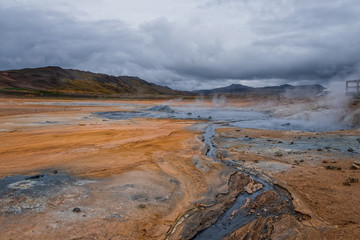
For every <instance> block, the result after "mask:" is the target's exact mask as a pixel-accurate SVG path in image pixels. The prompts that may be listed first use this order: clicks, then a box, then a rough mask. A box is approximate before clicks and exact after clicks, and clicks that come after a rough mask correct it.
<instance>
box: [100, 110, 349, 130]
mask: <svg viewBox="0 0 360 240" xmlns="http://www.w3.org/2000/svg"><path fill="white" fill-rule="evenodd" d="M95 115H96V116H99V117H102V118H107V119H112V120H119V119H131V118H170V119H191V120H207V121H212V122H224V123H227V124H229V125H230V126H233V127H239V128H255V129H268V130H281V131H309V132H328V131H336V130H340V129H351V128H352V126H348V125H344V124H340V123H339V124H324V123H322V122H314V121H310V120H309V121H307V120H297V119H292V118H276V117H273V116H272V114H271V113H270V112H260V111H255V110H252V109H247V108H234V107H224V108H218V107H204V106H202V107H191V106H190V107H189V106H183V107H171V108H170V107H169V106H167V105H160V106H155V107H151V108H136V109H135V110H131V111H111V112H98V113H95Z"/></svg>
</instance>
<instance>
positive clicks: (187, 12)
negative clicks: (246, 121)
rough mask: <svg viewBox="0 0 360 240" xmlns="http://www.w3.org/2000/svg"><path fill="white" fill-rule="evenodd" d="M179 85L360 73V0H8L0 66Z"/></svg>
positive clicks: (0, 13)
mask: <svg viewBox="0 0 360 240" xmlns="http://www.w3.org/2000/svg"><path fill="white" fill-rule="evenodd" d="M49 65H52V66H54V65H56V66H60V67H63V68H74V69H81V70H88V71H93V72H101V73H107V74H111V75H116V76H117V75H134V76H139V77H141V78H143V79H145V80H147V81H150V82H154V83H157V84H161V85H167V86H170V87H172V88H175V89H186V90H195V89H204V88H212V87H220V86H226V85H229V84H231V83H243V84H247V85H250V86H264V85H274V84H280V83H292V84H308V83H311V82H320V83H323V84H325V85H326V83H328V82H329V81H331V80H346V79H360V1H359V0H330V1H329V0H302V1H299V0H271V1H270V0H181V1H175V0H152V1H149V0H131V1H129V0H76V1H75V0H51V1H50V0H1V1H0V70H7V69H18V68H26V67H41V66H49Z"/></svg>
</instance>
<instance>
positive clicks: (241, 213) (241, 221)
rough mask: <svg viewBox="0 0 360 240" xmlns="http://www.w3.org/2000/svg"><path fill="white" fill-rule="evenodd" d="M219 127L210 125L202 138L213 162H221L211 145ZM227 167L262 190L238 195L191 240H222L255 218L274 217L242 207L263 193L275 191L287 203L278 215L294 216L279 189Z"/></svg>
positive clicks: (286, 198) (239, 169)
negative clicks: (243, 175) (285, 207)
mask: <svg viewBox="0 0 360 240" xmlns="http://www.w3.org/2000/svg"><path fill="white" fill-rule="evenodd" d="M218 127H221V124H219V123H210V125H209V126H208V127H207V128H206V130H205V132H204V134H203V136H204V142H205V144H206V145H207V147H208V151H207V154H206V155H207V156H208V157H210V158H211V159H212V160H213V161H215V162H221V161H219V160H218V159H217V157H216V150H217V147H216V146H215V145H214V144H213V141H212V140H213V138H214V137H215V135H216V132H215V131H216V129H217V128H218ZM227 165H228V166H230V167H232V168H233V169H234V171H241V172H243V173H245V174H246V175H248V176H249V177H251V178H252V179H253V180H254V181H255V182H256V183H257V184H258V183H260V184H261V185H262V188H261V189H259V190H255V191H254V192H253V193H248V192H246V191H245V192H243V193H240V194H239V195H238V196H237V197H236V200H235V202H234V203H233V204H232V205H231V206H230V207H229V208H228V209H227V210H226V211H225V212H224V213H223V214H222V215H221V216H220V217H219V218H218V219H217V220H216V222H215V223H213V224H212V225H211V226H210V227H208V228H206V229H204V230H202V231H201V232H199V233H197V234H196V235H195V237H194V238H193V239H197V240H202V239H204V240H205V239H222V238H224V237H226V236H228V235H230V234H231V233H233V232H234V231H235V230H237V229H238V228H240V227H242V226H244V225H246V224H248V223H250V222H251V221H253V220H255V219H256V217H259V216H263V217H269V216H272V215H274V214H273V213H266V212H260V213H259V212H258V213H254V212H250V211H251V210H250V209H249V208H248V207H244V206H246V205H249V203H252V202H254V200H255V199H256V197H259V196H260V195H261V194H263V193H264V192H265V191H269V190H272V191H275V192H276V193H277V194H278V195H279V196H280V198H281V200H283V201H285V202H287V203H288V204H287V209H286V211H283V212H281V213H280V214H284V213H287V214H294V209H293V207H292V205H291V201H290V199H289V198H288V197H287V196H286V195H285V194H284V193H283V192H282V191H280V190H279V189H277V188H275V187H274V186H273V185H272V184H270V183H268V182H267V181H265V180H263V179H261V177H256V176H254V175H252V174H250V173H247V172H245V171H244V170H242V169H241V166H240V165H238V164H236V163H234V162H232V163H231V165H230V164H227Z"/></svg>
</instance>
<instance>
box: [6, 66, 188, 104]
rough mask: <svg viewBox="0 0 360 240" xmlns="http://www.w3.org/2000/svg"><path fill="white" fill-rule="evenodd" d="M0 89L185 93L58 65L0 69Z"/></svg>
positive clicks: (63, 92)
mask: <svg viewBox="0 0 360 240" xmlns="http://www.w3.org/2000/svg"><path fill="white" fill-rule="evenodd" d="M0 89H2V92H8V93H11V92H13V93H14V92H15V93H16V92H18V93H21V92H22V93H26V92H28V93H30V94H36V93H43V94H48V95H51V94H54V95H79V96H92V95H104V96H139V97H140V96H145V95H146V96H151V95H186V94H188V93H187V92H185V91H178V90H173V89H171V88H169V87H166V86H160V85H157V84H155V83H150V82H147V81H145V80H143V79H141V78H139V77H133V76H117V77H116V76H112V75H107V74H102V73H92V72H89V71H81V70H75V69H63V68H61V67H58V66H47V67H41V68H24V69H19V70H6V71H0Z"/></svg>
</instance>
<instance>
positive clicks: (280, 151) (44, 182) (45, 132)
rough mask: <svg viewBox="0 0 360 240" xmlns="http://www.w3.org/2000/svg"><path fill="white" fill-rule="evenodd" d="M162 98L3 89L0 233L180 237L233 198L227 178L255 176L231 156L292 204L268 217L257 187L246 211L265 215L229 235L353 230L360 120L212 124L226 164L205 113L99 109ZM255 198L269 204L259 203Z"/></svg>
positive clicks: (358, 229) (357, 217) (359, 214)
mask: <svg viewBox="0 0 360 240" xmlns="http://www.w3.org/2000/svg"><path fill="white" fill-rule="evenodd" d="M78 102H81V104H74V103H78ZM96 103H101V104H96ZM163 103H164V102H163V101H145V100H139V101H109V100H106V101H100V100H96V101H94V100H91V101H90V100H83V101H79V100H53V99H51V100H44V99H15V98H3V99H0V139H1V144H0V193H1V197H0V238H1V239H166V238H168V239H184V238H185V237H184V236H190V235H191V234H190V235H189V234H188V235H186V233H185V232H186V231H187V229H190V228H188V227H186V226H185V225H186V221H187V219H190V217H189V218H186V216H188V215H189V213H191V212H194V211H203V212H204V213H206V211H207V209H210V207H214V206H215V207H216V206H217V205H216V204H218V203H221V202H223V203H226V204H227V201H228V200H224V199H225V197H224V199H222V198H219V196H226V194H229V193H230V194H229V195H228V196H233V195H231V191H232V186H233V185H231V184H232V182H233V180H229V179H238V178H240V179H243V180H241V181H243V182H244V186H245V185H246V186H247V187H249V186H254V182H251V181H252V180H250V182H251V184H252V185H249V184H250V183H249V181H248V180H247V179H245V178H243V177H242V176H240V175H239V176H235V175H234V168H230V167H228V166H227V165H226V164H224V163H226V162H233V163H236V164H237V167H238V169H240V170H242V171H244V170H245V171H247V172H249V173H253V174H255V175H257V176H260V177H261V178H262V179H265V180H266V181H268V182H270V183H272V184H273V185H276V186H277V187H278V188H279V189H281V191H283V192H284V193H286V194H287V195H288V196H289V199H290V200H291V202H292V205H293V207H294V211H293V212H292V213H286V214H283V215H276V214H275V215H271V216H270V215H266V214H264V215H261V214H263V212H261V211H264V209H265V208H267V207H265V206H268V205H266V204H269V202H271V201H272V200H271V199H272V198H273V197H274V196H273V195H272V194H273V193H266V194H267V195H266V194H265V195H261V196H264V198H263V199H265V200H263V201H264V203H262V204H264V205H261V204H260V205H259V203H257V205H256V204H255V201H254V202H250V200H249V201H247V203H246V206H245V205H244V206H243V207H242V208H241V209H244V208H246V209H247V208H249V214H252V213H253V214H254V216H256V214H258V215H257V216H258V217H257V218H256V219H255V220H253V221H251V222H249V223H247V224H246V225H243V226H242V227H240V228H238V229H237V230H236V231H234V232H232V233H231V234H229V235H228V236H227V239H243V238H244V237H245V236H250V238H249V239H260V238H262V237H268V238H274V239H275V238H276V239H358V237H359V236H360V204H359V199H360V183H358V181H359V180H358V179H359V178H360V170H359V168H360V163H359V160H360V158H359V156H360V155H359V152H360V147H359V146H360V130H359V129H356V128H355V129H352V130H342V131H333V132H321V133H315V132H298V131H275V130H260V129H248V128H239V127H234V126H232V127H231V126H227V127H224V128H219V129H217V130H216V136H215V138H214V139H213V143H214V145H216V146H217V148H218V149H217V152H216V155H217V158H218V159H219V162H214V161H213V160H212V159H211V158H210V157H208V156H206V152H207V150H208V148H207V146H206V145H205V144H204V142H203V140H204V139H203V135H202V134H203V132H204V129H205V128H206V127H207V126H208V124H209V123H208V122H207V121H205V120H202V119H199V120H198V119H156V118H155V119H152V118H133V119H118V120H114V119H106V118H102V117H99V116H98V115H96V114H94V113H96V112H100V111H101V112H108V111H133V110H134V109H136V108H139V107H141V108H148V107H151V106H155V105H161V104H163ZM168 104H169V105H171V106H177V105H187V104H193V103H192V102H191V101H189V102H186V101H182V102H179V101H173V102H171V103H168ZM203 104H204V105H205V106H211V105H212V103H211V102H206V103H203ZM231 104H232V106H236V107H249V106H250V105H252V104H253V103H251V102H249V101H233V102H232V103H231ZM357 139H358V141H359V142H358V143H357V142H356V140H357ZM334 143H338V145H336V144H335V145H334ZM339 144H340V145H339ZM341 144H342V145H341ZM357 144H358V145H357ZM298 146H302V147H301V148H296V149H295V147H298ZM315 146H316V147H315ZM244 179H245V180H244ZM237 188H239V187H237ZM244 189H246V188H243V189H240V188H239V189H238V191H240V192H243V191H244ZM255 191H256V190H254V192H255ZM216 201H217V202H216ZM257 201H260V202H261V199H258V200H257ZM214 204H215V205H214ZM226 204H225V205H226ZM258 206H263V207H262V208H261V209H262V210H259V212H257V211H258V210H257V209H258V208H259V207H258ZM279 208H280V207H279ZM215 209H217V208H215ZM241 209H240V208H239V210H236V211H234V212H233V214H232V215H235V214H236V213H237V211H241ZM251 209H252V210H251ZM209 211H210V210H209ZM275 212H276V211H275ZM187 214H188V215H187ZM200 215H201V214H200ZM189 221H190V220H189ZM204 221H205V220H204ZM200 222H201V221H200ZM200 222H199V223H198V224H205V225H206V224H207V223H206V222H204V223H200ZM184 224H185V225H184ZM192 224H194V223H192ZM264 226H267V228H269V229H272V230H271V231H270V230H269V231H268V230H266V231H264V228H263V227H264ZM191 236H192V235H191Z"/></svg>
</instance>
